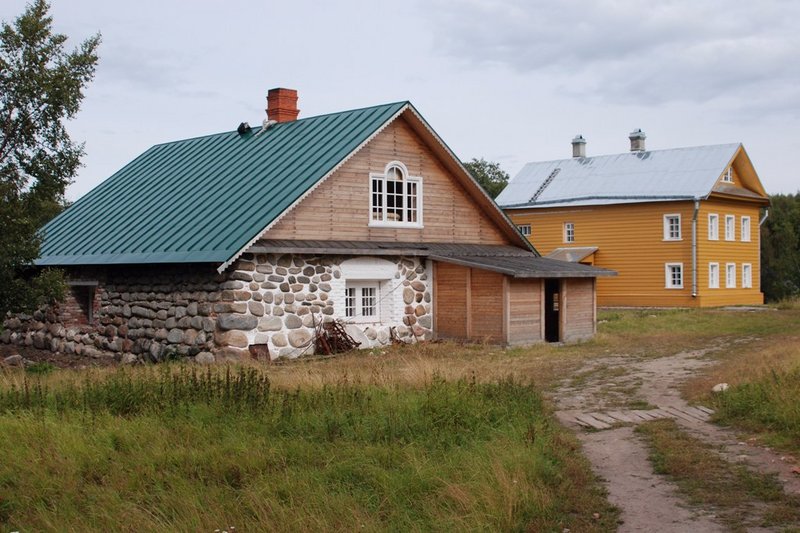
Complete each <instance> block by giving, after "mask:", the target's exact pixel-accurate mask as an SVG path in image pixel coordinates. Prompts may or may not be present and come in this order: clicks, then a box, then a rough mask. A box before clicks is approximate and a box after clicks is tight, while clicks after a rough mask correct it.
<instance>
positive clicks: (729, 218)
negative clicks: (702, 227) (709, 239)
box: [725, 215, 736, 241]
mask: <svg viewBox="0 0 800 533" xmlns="http://www.w3.org/2000/svg"><path fill="white" fill-rule="evenodd" d="M725 240H726V241H735V240H736V217H735V216H733V215H725Z"/></svg>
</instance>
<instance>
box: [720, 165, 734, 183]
mask: <svg viewBox="0 0 800 533" xmlns="http://www.w3.org/2000/svg"><path fill="white" fill-rule="evenodd" d="M722 181H723V182H725V183H733V169H732V168H731V167H728V170H726V171H725V172H723V173H722Z"/></svg>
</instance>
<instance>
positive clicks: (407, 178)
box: [368, 161, 423, 228]
mask: <svg viewBox="0 0 800 533" xmlns="http://www.w3.org/2000/svg"><path fill="white" fill-rule="evenodd" d="M393 169H397V170H398V171H399V172H400V174H401V180H400V182H402V183H403V192H402V198H403V207H402V208H400V209H401V210H402V212H403V218H404V220H390V217H389V214H390V213H389V211H390V208H389V207H388V203H389V202H388V195H389V191H388V183H389V181H395V180H388V179H387V175H388V174H389V172H390V171H391V170H393ZM376 181H378V182H381V183H382V185H381V191H380V192H379V193H378V194H379V195H380V203H381V205H379V206H375V193H374V192H373V190H372V187H373V183H375V182H376ZM409 184H414V185H415V187H416V197H415V205H416V207H415V209H412V208H410V207H409V203H410V202H409V199H410V198H412V197H413V196H411V195H410V194H409V191H408V185H409ZM422 207H423V193H422V177H421V176H412V175H410V174H409V173H408V169H407V168H406V166H405V165H404V164H403V163H401V162H400V161H391V162H390V163H389V164H387V165H386V167H385V168H384V169H383V173H382V174H381V173H378V172H370V173H369V213H368V216H369V223H368V225H369V226H372V227H378V228H381V227H383V228H398V227H399V228H422V227H423V222H422V211H423V209H422ZM376 209H378V210H380V211H379V212H380V213H381V218H380V220H374V219H373V211H375V210H376ZM412 211H415V212H416V216H417V219H416V220H415V221H413V222H408V219H409V218H410V216H409V215H410V213H411V212H412Z"/></svg>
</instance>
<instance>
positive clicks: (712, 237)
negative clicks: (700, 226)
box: [708, 213, 719, 241]
mask: <svg viewBox="0 0 800 533" xmlns="http://www.w3.org/2000/svg"><path fill="white" fill-rule="evenodd" d="M708 240H709V241H718V240H719V215H718V214H716V213H709V214H708Z"/></svg>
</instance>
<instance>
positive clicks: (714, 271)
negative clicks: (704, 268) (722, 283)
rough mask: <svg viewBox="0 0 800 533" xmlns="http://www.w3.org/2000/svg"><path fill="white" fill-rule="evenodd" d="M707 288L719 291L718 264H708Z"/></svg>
mask: <svg viewBox="0 0 800 533" xmlns="http://www.w3.org/2000/svg"><path fill="white" fill-rule="evenodd" d="M708 288H709V289H719V263H709V264H708Z"/></svg>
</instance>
